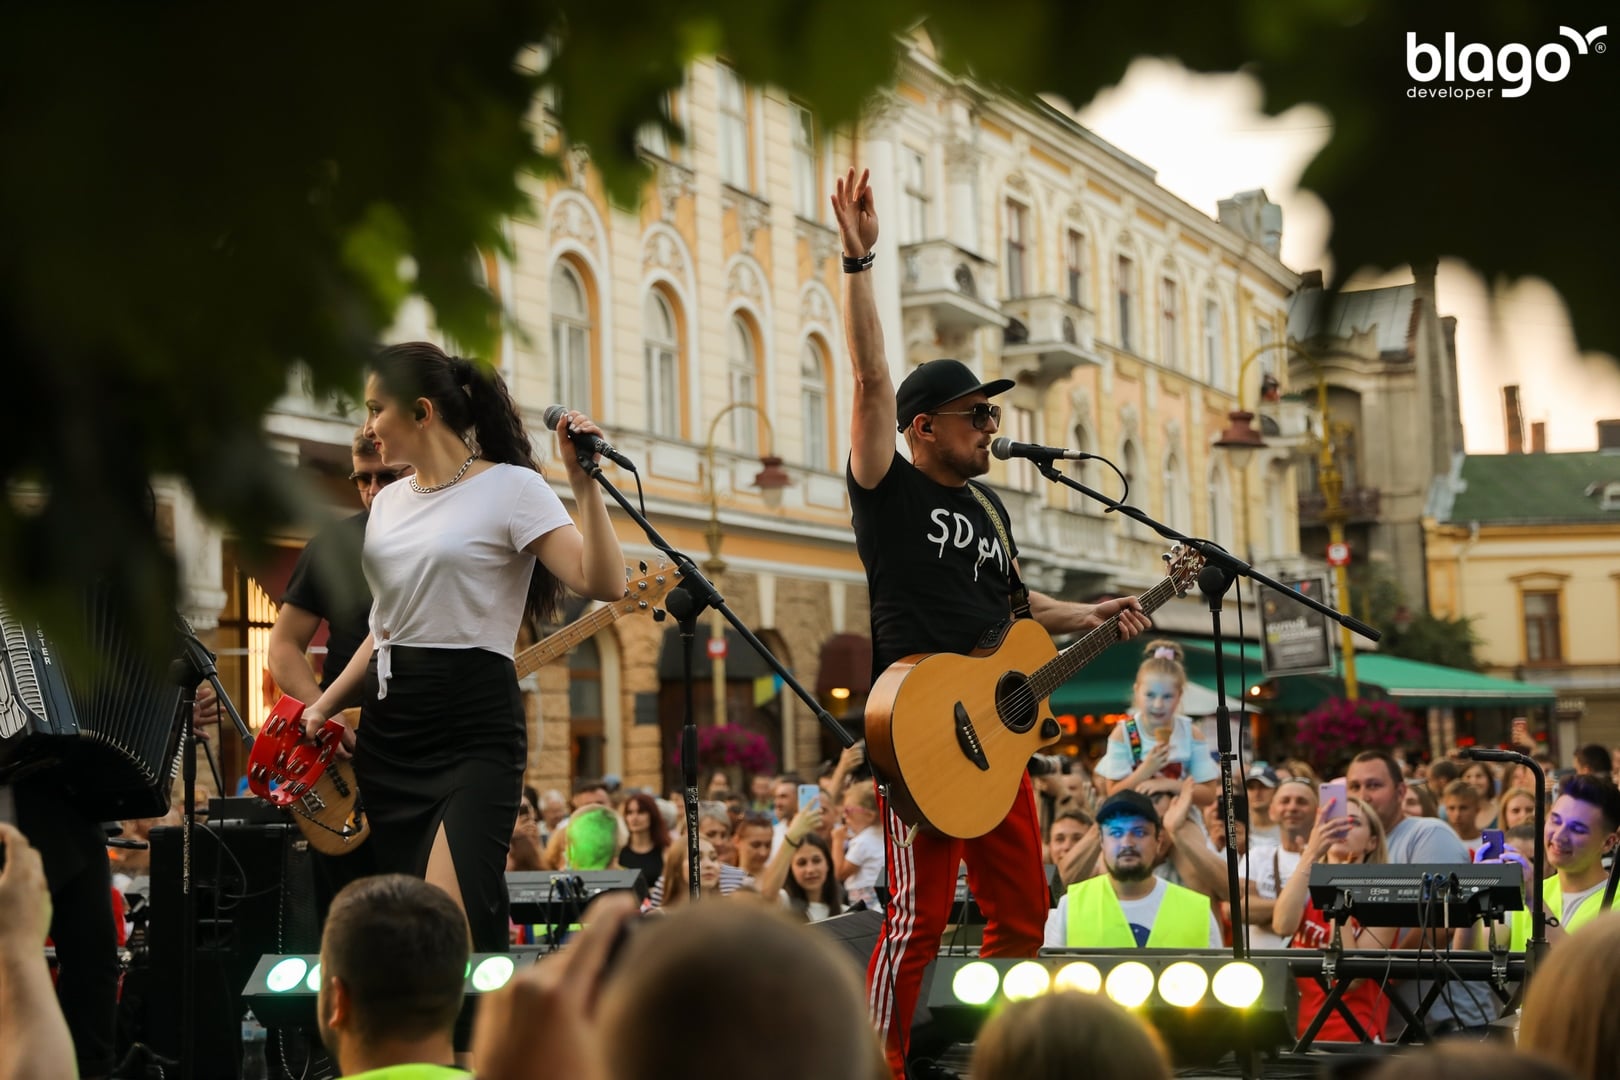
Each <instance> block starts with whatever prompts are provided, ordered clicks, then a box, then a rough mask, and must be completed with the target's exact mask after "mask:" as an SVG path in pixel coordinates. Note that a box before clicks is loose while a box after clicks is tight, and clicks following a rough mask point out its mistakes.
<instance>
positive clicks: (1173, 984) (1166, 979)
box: [1159, 960, 1209, 1009]
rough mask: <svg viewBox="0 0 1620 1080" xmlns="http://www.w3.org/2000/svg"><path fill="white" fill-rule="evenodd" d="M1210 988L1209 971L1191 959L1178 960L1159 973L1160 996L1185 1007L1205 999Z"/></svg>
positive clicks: (1190, 1006)
mask: <svg viewBox="0 0 1620 1080" xmlns="http://www.w3.org/2000/svg"><path fill="white" fill-rule="evenodd" d="M1208 989H1209V974H1208V972H1206V971H1205V970H1204V969H1203V968H1201V967H1199V966H1198V965H1197V964H1195V963H1193V962H1192V961H1191V960H1178V961H1176V962H1175V963H1174V964H1171V965H1170V966H1169V967H1167V968H1165V969H1164V971H1163V972H1162V973H1161V974H1160V975H1159V996H1160V997H1162V998H1164V1000H1165V1001H1167V1002H1169V1003H1170V1004H1171V1005H1177V1006H1180V1007H1181V1008H1183V1009H1190V1008H1192V1007H1193V1006H1194V1005H1197V1004H1198V1003H1199V1002H1200V1001H1202V1000H1204V993H1205V991H1207V990H1208Z"/></svg>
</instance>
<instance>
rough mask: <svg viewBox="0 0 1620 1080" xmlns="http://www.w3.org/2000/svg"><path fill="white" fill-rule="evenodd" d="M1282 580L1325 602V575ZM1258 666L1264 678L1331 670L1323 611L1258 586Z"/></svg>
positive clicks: (1328, 634) (1329, 630)
mask: <svg viewBox="0 0 1620 1080" xmlns="http://www.w3.org/2000/svg"><path fill="white" fill-rule="evenodd" d="M1283 584H1285V585H1288V586H1291V587H1293V588H1295V589H1298V590H1299V591H1300V592H1301V593H1303V594H1305V595H1306V596H1309V597H1310V598H1312V599H1313V600H1320V601H1322V602H1323V603H1326V602H1327V599H1328V592H1327V579H1326V578H1324V577H1310V578H1295V579H1293V580H1291V581H1290V580H1285V581H1284V582H1283ZM1260 638H1261V642H1262V649H1261V667H1262V669H1263V670H1264V671H1265V674H1266V678H1268V679H1275V678H1277V677H1279V676H1282V675H1312V674H1315V673H1317V672H1322V671H1332V670H1333V634H1332V625H1331V624H1330V623H1329V621H1328V618H1327V616H1326V615H1323V614H1321V613H1320V612H1317V611H1313V610H1312V609H1310V608H1308V607H1306V606H1305V605H1304V604H1301V603H1300V602H1299V601H1298V600H1295V599H1294V598H1293V597H1291V596H1287V595H1285V594H1284V593H1280V592H1278V591H1277V590H1275V589H1271V588H1262V589H1261V590H1260Z"/></svg>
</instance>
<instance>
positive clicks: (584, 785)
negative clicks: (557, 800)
mask: <svg viewBox="0 0 1620 1080" xmlns="http://www.w3.org/2000/svg"><path fill="white" fill-rule="evenodd" d="M607 789H608V786H607V785H606V784H605V783H603V782H602V781H600V780H596V779H591V780H576V781H574V794H575V795H584V794H586V793H587V792H591V791H606V790H607Z"/></svg>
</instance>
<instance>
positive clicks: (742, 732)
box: [671, 724, 776, 776]
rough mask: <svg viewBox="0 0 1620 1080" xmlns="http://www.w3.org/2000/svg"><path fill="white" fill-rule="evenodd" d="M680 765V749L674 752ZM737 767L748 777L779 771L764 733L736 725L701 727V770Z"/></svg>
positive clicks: (699, 743)
mask: <svg viewBox="0 0 1620 1080" xmlns="http://www.w3.org/2000/svg"><path fill="white" fill-rule="evenodd" d="M671 760H673V761H674V762H675V763H676V764H677V765H678V764H680V760H681V752H680V748H679V747H678V746H677V747H676V749H675V753H674V754H672V755H671ZM727 766H735V767H736V768H737V769H739V770H740V771H741V772H742V773H743V774H744V775H747V776H769V775H772V774H774V773H775V772H776V755H775V754H774V753H772V752H771V744H770V742H769V741H768V740H766V738H765V736H763V735H761V734H760V733H759V732H757V731H753V730H750V729H749V728H745V727H741V726H739V725H737V724H727V725H725V726H723V727H704V728H699V729H698V769H699V770H703V769H721V768H725V767H727Z"/></svg>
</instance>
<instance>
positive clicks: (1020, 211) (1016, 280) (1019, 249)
mask: <svg viewBox="0 0 1620 1080" xmlns="http://www.w3.org/2000/svg"><path fill="white" fill-rule="evenodd" d="M1028 214H1029V211H1028V210H1027V209H1025V207H1024V204H1023V203H1020V202H1014V201H1013V200H1011V199H1008V200H1007V227H1006V233H1007V295H1008V296H1009V297H1016V296H1025V295H1027V291H1026V289H1025V284H1026V283H1027V282H1028V280H1029V279H1028V272H1029V268H1028V266H1027V265H1026V264H1025V258H1026V250H1025V248H1026V244H1027V243H1028V236H1029V232H1028V230H1029V224H1028Z"/></svg>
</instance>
